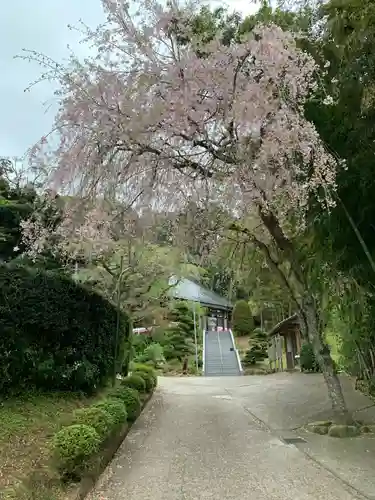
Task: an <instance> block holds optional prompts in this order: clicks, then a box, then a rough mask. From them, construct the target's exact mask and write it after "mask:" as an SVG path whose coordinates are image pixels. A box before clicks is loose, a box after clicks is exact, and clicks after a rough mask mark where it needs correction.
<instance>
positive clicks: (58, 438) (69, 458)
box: [52, 424, 101, 479]
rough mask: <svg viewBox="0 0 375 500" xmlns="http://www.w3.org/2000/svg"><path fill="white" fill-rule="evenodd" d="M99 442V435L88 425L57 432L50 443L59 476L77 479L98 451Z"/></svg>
mask: <svg viewBox="0 0 375 500" xmlns="http://www.w3.org/2000/svg"><path fill="white" fill-rule="evenodd" d="M100 442H101V439H100V436H99V434H98V433H97V432H96V430H95V429H94V428H93V427H90V426H89V425H85V424H75V425H69V426H68V427H64V428H62V429H61V430H60V431H58V432H57V433H56V434H55V436H54V438H53V441H52V451H53V454H54V458H55V461H56V466H57V469H58V471H59V472H60V474H61V475H62V476H63V477H69V478H71V479H79V478H80V477H81V475H82V473H83V472H84V470H85V466H86V465H87V462H88V461H89V459H90V458H91V457H92V456H93V455H94V454H95V453H97V452H98V451H99V448H100Z"/></svg>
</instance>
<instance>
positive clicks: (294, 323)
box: [268, 314, 299, 337]
mask: <svg viewBox="0 0 375 500" xmlns="http://www.w3.org/2000/svg"><path fill="white" fill-rule="evenodd" d="M297 327H299V318H298V314H293V315H292V316H289V318H285V319H283V320H282V321H280V323H278V324H277V325H276V326H274V327H273V328H272V330H271V331H270V332H268V336H269V337H274V336H275V335H278V334H280V335H285V334H286V333H287V332H289V331H291V330H293V329H295V328H297Z"/></svg>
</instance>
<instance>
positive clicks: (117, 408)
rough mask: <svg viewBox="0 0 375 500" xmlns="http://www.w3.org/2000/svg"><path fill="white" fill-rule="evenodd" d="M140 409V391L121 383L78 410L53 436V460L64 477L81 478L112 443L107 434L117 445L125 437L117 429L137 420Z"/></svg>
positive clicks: (65, 478) (64, 478)
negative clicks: (117, 433) (105, 394)
mask: <svg viewBox="0 0 375 500" xmlns="http://www.w3.org/2000/svg"><path fill="white" fill-rule="evenodd" d="M143 375H146V377H147V378H148V380H150V381H152V378H151V376H152V374H150V373H146V372H143ZM151 392H152V391H151ZM141 409H142V405H141V401H140V398H139V393H138V391H136V390H135V389H132V388H130V387H126V386H118V387H116V388H114V389H112V390H111V391H110V393H109V395H108V396H107V398H105V399H103V400H101V401H99V402H97V403H95V404H93V405H92V406H89V407H87V408H80V409H78V410H75V411H74V413H73V422H74V423H73V425H69V426H66V427H63V428H62V429H61V430H59V431H58V432H57V433H56V434H55V435H54V437H53V440H52V452H53V457H54V462H55V466H56V468H57V470H58V472H59V473H60V475H61V478H62V479H63V480H65V481H66V480H70V481H71V480H73V481H77V480H80V479H81V478H82V477H83V475H84V474H85V473H86V472H87V471H89V469H90V467H93V464H95V463H96V462H97V458H100V457H98V456H97V455H98V454H100V453H101V452H102V451H103V452H105V450H106V448H107V447H108V446H111V445H110V443H109V441H108V440H107V438H108V436H109V435H111V436H113V439H114V443H115V444H116V446H117V445H118V444H119V441H118V439H122V438H123V436H124V434H123V433H122V432H121V434H120V433H119V435H118V436H117V437H116V435H115V434H116V433H115V432H114V431H115V430H117V431H119V430H120V429H125V430H126V427H125V428H124V427H122V426H123V424H125V423H126V421H129V422H134V421H135V420H136V419H137V417H138V416H139V415H140V413H141ZM111 439H112V438H111ZM116 440H117V441H116ZM109 449H110V448H109ZM103 456H104V455H103ZM101 459H102V458H100V460H101ZM104 465H105V464H104Z"/></svg>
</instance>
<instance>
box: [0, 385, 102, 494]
mask: <svg viewBox="0 0 375 500" xmlns="http://www.w3.org/2000/svg"><path fill="white" fill-rule="evenodd" d="M101 397H103V393H101V394H100V395H97V396H96V397H94V398H87V397H84V396H82V395H80V394H72V393H52V394H29V395H23V396H22V397H18V398H13V399H9V400H4V401H1V400H0V450H1V461H0V498H1V499H2V500H13V499H16V498H17V499H18V500H29V499H30V500H33V499H35V500H36V499H38V500H47V499H48V500H55V499H59V498H61V495H60V493H61V488H60V486H59V480H58V477H57V474H56V473H55V472H54V471H53V470H52V469H51V468H50V467H49V462H50V451H49V450H50V440H51V438H52V437H53V435H54V433H55V432H56V431H57V430H58V429H60V428H61V427H62V426H63V425H64V424H67V423H69V422H70V421H71V418H72V413H73V411H74V410H75V409H77V408H82V407H85V406H89V405H90V404H92V403H93V401H94V400H96V399H99V398H101Z"/></svg>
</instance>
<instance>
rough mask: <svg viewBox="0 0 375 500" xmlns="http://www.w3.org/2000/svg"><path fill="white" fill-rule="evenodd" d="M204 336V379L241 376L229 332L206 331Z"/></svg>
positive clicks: (234, 347)
mask: <svg viewBox="0 0 375 500" xmlns="http://www.w3.org/2000/svg"><path fill="white" fill-rule="evenodd" d="M204 335H205V348H204V357H205V359H204V361H205V363H204V375H205V376H206V377H214V376H230V375H241V374H242V371H241V366H240V364H239V361H238V357H237V353H236V346H235V345H234V341H233V337H232V335H231V332H230V331H220V332H216V331H212V330H208V331H206V332H205V333H204Z"/></svg>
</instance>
